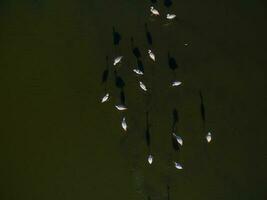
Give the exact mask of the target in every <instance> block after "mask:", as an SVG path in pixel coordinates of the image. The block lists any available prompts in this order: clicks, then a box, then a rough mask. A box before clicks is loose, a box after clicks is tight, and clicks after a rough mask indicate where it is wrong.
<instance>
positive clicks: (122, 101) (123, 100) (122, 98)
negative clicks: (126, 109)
mask: <svg viewBox="0 0 267 200" xmlns="http://www.w3.org/2000/svg"><path fill="white" fill-rule="evenodd" d="M120 99H121V104H122V105H125V93H124V91H123V89H121V93H120Z"/></svg>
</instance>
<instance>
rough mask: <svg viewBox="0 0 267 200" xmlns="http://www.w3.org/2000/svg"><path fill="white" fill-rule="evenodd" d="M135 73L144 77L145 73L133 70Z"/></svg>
mask: <svg viewBox="0 0 267 200" xmlns="http://www.w3.org/2000/svg"><path fill="white" fill-rule="evenodd" d="M133 71H134V72H135V73H136V74H138V75H144V73H143V72H142V71H141V70H140V69H133Z"/></svg>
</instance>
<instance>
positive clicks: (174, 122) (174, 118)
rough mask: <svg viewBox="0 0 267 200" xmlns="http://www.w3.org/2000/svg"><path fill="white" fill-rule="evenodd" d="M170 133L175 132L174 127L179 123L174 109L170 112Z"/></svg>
mask: <svg viewBox="0 0 267 200" xmlns="http://www.w3.org/2000/svg"><path fill="white" fill-rule="evenodd" d="M172 119H173V121H172V131H173V132H175V131H176V130H175V129H176V125H177V124H178V123H179V115H178V111H177V109H176V108H174V109H173V111H172Z"/></svg>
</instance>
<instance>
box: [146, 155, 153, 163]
mask: <svg viewBox="0 0 267 200" xmlns="http://www.w3.org/2000/svg"><path fill="white" fill-rule="evenodd" d="M147 161H148V163H149V164H150V165H151V164H152V162H153V156H152V155H151V154H150V155H149V156H148V159H147Z"/></svg>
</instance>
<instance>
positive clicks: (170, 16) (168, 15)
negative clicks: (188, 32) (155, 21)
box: [166, 14, 176, 19]
mask: <svg viewBox="0 0 267 200" xmlns="http://www.w3.org/2000/svg"><path fill="white" fill-rule="evenodd" d="M175 17H176V15H175V14H167V16H166V18H167V19H174V18H175Z"/></svg>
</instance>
